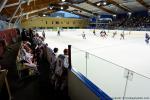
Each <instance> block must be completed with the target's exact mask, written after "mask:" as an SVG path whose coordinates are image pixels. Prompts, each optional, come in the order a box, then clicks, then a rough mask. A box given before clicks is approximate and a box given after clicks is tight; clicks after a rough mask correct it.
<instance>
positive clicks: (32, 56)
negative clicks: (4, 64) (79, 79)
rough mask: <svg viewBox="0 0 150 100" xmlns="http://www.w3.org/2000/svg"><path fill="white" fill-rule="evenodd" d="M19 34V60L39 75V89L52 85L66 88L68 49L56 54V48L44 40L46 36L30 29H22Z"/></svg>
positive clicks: (62, 88)
mask: <svg viewBox="0 0 150 100" xmlns="http://www.w3.org/2000/svg"><path fill="white" fill-rule="evenodd" d="M21 36H22V40H23V42H22V44H21V48H20V53H19V59H20V62H21V63H22V64H24V65H25V66H27V67H28V68H29V69H34V71H35V73H36V74H38V75H39V83H40V86H42V88H41V89H49V88H51V87H50V86H52V87H54V89H55V90H56V91H57V90H58V91H60V90H61V91H63V90H66V87H67V82H66V81H67V69H68V66H69V65H68V49H64V54H58V50H59V49H58V48H54V49H51V48H50V47H48V44H47V43H45V42H44V40H45V38H46V37H45V36H43V37H42V36H39V34H38V33H36V31H32V30H31V29H29V31H27V30H25V29H23V30H22V33H21ZM50 84H51V85H50ZM64 93H66V92H64ZM66 94H67V93H66Z"/></svg>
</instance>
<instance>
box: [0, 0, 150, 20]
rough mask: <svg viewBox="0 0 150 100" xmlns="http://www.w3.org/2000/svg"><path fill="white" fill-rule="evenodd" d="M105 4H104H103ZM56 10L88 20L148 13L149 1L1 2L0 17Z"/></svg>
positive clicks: (25, 15)
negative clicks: (99, 16) (102, 16)
mask: <svg viewBox="0 0 150 100" xmlns="http://www.w3.org/2000/svg"><path fill="white" fill-rule="evenodd" d="M104 2H105V3H104ZM62 7H63V8H62ZM58 10H64V11H66V12H70V13H74V14H76V15H80V16H83V17H85V18H90V17H93V16H98V15H104V14H105V15H116V14H121V13H128V12H136V11H143V10H145V11H146V10H147V11H150V0H65V1H63V0H1V1H0V15H6V16H7V17H8V20H11V21H13V20H14V19H17V18H18V17H22V18H24V19H25V18H32V17H36V16H40V15H43V14H50V13H53V12H56V11H58Z"/></svg>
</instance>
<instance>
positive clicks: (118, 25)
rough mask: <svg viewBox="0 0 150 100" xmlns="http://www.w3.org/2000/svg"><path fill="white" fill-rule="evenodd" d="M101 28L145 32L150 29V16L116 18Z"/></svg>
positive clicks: (100, 26) (101, 25)
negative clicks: (144, 30)
mask: <svg viewBox="0 0 150 100" xmlns="http://www.w3.org/2000/svg"><path fill="white" fill-rule="evenodd" d="M99 28H105V29H133V30H143V29H146V28H147V29H148V28H150V16H142V15H132V16H130V17H129V16H128V17H121V18H116V19H115V20H113V21H112V22H110V23H106V24H100V25H99Z"/></svg>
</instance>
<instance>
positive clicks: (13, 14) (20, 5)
mask: <svg viewBox="0 0 150 100" xmlns="http://www.w3.org/2000/svg"><path fill="white" fill-rule="evenodd" d="M20 6H21V1H20V3H19V5H18V7H17V9H16V10H15V12H14V13H13V16H12V17H11V19H10V21H9V26H10V23H11V21H12V19H13V17H14V16H15V15H16V13H17V12H18V10H19V8H20Z"/></svg>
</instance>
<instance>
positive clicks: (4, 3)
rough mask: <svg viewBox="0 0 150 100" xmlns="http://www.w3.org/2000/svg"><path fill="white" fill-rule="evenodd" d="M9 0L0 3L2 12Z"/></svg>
mask: <svg viewBox="0 0 150 100" xmlns="http://www.w3.org/2000/svg"><path fill="white" fill-rule="evenodd" d="M7 1H8V0H4V1H3V3H2V5H0V12H1V11H2V10H3V8H4V7H5V5H6V3H7Z"/></svg>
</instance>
